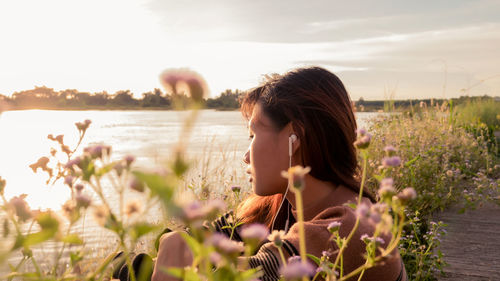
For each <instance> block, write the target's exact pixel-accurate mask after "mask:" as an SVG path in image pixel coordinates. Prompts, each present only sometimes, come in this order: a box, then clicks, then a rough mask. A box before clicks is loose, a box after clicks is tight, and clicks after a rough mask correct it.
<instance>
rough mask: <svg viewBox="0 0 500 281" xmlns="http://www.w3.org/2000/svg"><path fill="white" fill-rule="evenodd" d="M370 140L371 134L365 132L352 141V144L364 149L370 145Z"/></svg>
mask: <svg viewBox="0 0 500 281" xmlns="http://www.w3.org/2000/svg"><path fill="white" fill-rule="evenodd" d="M371 140H372V135H371V134H369V133H366V134H364V135H362V136H361V137H360V138H358V139H357V140H356V141H355V142H354V146H355V147H357V148H359V149H366V148H368V146H369V145H370V142H371Z"/></svg>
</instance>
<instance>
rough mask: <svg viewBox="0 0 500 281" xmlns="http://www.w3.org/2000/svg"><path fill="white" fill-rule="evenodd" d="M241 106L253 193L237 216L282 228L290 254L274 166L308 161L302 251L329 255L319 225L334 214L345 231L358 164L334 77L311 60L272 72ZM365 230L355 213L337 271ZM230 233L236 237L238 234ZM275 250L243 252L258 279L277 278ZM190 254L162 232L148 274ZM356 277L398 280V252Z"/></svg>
mask: <svg viewBox="0 0 500 281" xmlns="http://www.w3.org/2000/svg"><path fill="white" fill-rule="evenodd" d="M241 110H242V113H243V116H244V117H245V118H246V119H247V120H248V121H249V133H250V138H251V144H250V147H249V148H248V151H247V152H246V153H245V155H244V162H245V163H246V164H247V165H248V169H247V173H248V174H249V175H250V182H251V184H252V189H253V191H254V193H255V194H254V195H252V196H250V198H248V199H247V200H246V201H244V202H243V203H242V204H241V205H240V207H239V209H238V212H237V214H238V217H239V218H240V219H241V220H242V221H243V222H244V223H247V224H248V223H263V224H265V225H267V226H268V227H269V228H270V229H271V230H273V229H281V230H285V231H286V232H287V233H286V235H285V245H284V249H285V250H286V251H285V255H287V256H293V255H297V254H298V253H297V250H296V249H298V248H299V239H298V226H297V224H294V222H295V218H296V212H295V206H296V205H295V204H296V202H295V194H294V193H293V192H288V182H287V179H285V178H283V177H282V176H281V171H284V170H287V169H288V168H289V167H290V166H294V165H302V166H304V167H306V166H308V167H310V168H311V171H310V173H309V174H307V175H306V176H305V189H304V191H303V204H304V220H305V232H306V248H307V252H308V253H310V254H313V255H315V256H321V254H322V252H323V251H325V250H331V253H332V256H333V259H335V250H337V249H338V247H337V246H336V245H335V244H334V243H333V242H332V241H329V237H330V235H331V234H330V233H329V232H328V230H327V225H329V224H330V223H331V222H335V221H336V222H340V223H341V227H340V235H341V236H343V237H345V236H347V235H348V234H349V233H350V232H351V230H352V228H353V225H354V222H355V220H356V215H355V214H354V212H353V210H352V209H351V208H349V207H346V206H345V205H344V204H345V203H349V202H351V203H354V202H356V201H357V196H358V193H359V183H358V180H357V177H356V176H357V172H358V170H359V169H358V163H357V156H356V150H355V147H354V145H353V143H354V142H355V140H356V120H355V117H354V113H353V110H352V106H351V101H350V98H349V96H348V94H347V92H346V90H345V88H344V86H343V84H342V82H341V81H340V80H339V78H338V77H337V76H335V75H334V74H332V73H330V72H329V71H327V70H325V69H323V68H319V67H311V68H301V69H296V70H293V71H290V72H288V73H286V74H285V75H283V76H278V75H274V76H272V77H268V78H267V81H265V82H264V83H263V84H262V85H261V86H259V87H257V88H254V89H252V90H250V91H249V92H248V93H247V94H246V96H245V97H244V99H243V101H242V107H241ZM363 201H364V203H366V204H368V205H370V204H371V201H372V200H371V198H369V197H366V198H364V199H363ZM224 224H225V219H224V217H222V218H221V219H220V220H219V221H217V222H216V223H215V225H217V226H219V228H218V229H219V230H220V231H221V232H224V231H223V230H221V229H222V228H221V227H220V226H222V225H224ZM288 228H289V229H288ZM373 232H374V225H373V223H372V222H370V221H369V220H365V219H362V220H361V222H360V226H359V228H358V230H357V232H356V233H355V236H354V237H353V239H352V240H351V242H350V244H349V246H348V247H347V249H346V251H345V252H344V272H346V273H348V272H350V271H352V270H354V269H355V268H357V267H359V266H361V265H362V264H364V262H365V260H364V258H363V254H364V253H365V244H364V242H363V241H361V240H360V237H361V235H362V234H365V233H367V234H369V235H372V234H373ZM234 237H235V238H236V239H238V238H239V235H235V236H234ZM382 238H383V239H384V240H385V241H389V239H390V237H388V236H382ZM278 257H279V256H278V253H277V251H276V249H274V247H272V246H271V243H270V242H268V243H266V244H263V245H262V246H261V248H260V250H259V251H258V252H257V254H256V255H255V256H252V257H250V260H249V264H250V266H252V267H257V266H262V268H263V269H264V276H263V277H262V280H277V279H278V278H279V274H278V269H279V265H280V259H279V258H278ZM191 260H192V256H191V253H190V251H189V249H188V248H187V246H186V245H185V243H184V242H183V240H182V238H181V237H180V235H179V234H178V233H175V232H172V233H168V234H165V235H164V236H163V237H162V239H161V242H160V248H159V252H158V258H157V261H156V266H155V270H154V272H153V280H155V281H159V280H175V279H173V278H171V277H168V276H167V275H165V274H163V273H162V271H161V270H160V269H159V268H160V267H161V266H185V265H188V264H190V263H191ZM355 280H357V278H356V279H355ZM362 280H391V281H392V280H406V273H405V269H404V266H403V264H402V262H401V258H400V256H399V253H398V252H397V251H396V250H395V252H394V253H393V254H392V255H391V256H390V258H388V259H387V260H385V261H384V264H383V265H379V266H376V267H373V268H370V269H369V270H367V271H366V272H365V273H364V275H363V279H362Z"/></svg>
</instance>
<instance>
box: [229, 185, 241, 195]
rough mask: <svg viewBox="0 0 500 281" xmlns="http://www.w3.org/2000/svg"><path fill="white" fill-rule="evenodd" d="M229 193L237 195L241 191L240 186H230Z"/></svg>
mask: <svg viewBox="0 0 500 281" xmlns="http://www.w3.org/2000/svg"><path fill="white" fill-rule="evenodd" d="M231 191H232V192H234V193H238V192H240V191H241V186H239V185H233V186H231Z"/></svg>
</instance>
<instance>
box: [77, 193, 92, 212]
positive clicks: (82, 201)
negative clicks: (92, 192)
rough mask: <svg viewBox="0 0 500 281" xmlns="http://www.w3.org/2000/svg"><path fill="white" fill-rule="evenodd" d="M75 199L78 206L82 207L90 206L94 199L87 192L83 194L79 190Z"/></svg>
mask: <svg viewBox="0 0 500 281" xmlns="http://www.w3.org/2000/svg"><path fill="white" fill-rule="evenodd" d="M75 201H76V206H77V207H82V208H84V209H85V208H88V206H90V203H92V199H90V197H89V196H88V195H86V194H83V193H81V192H78V193H77V194H76V196H75Z"/></svg>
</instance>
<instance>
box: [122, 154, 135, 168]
mask: <svg viewBox="0 0 500 281" xmlns="http://www.w3.org/2000/svg"><path fill="white" fill-rule="evenodd" d="M124 160H125V164H126V165H127V167H130V165H132V163H133V162H134V161H135V157H134V156H132V155H127V156H125V158H124Z"/></svg>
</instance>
